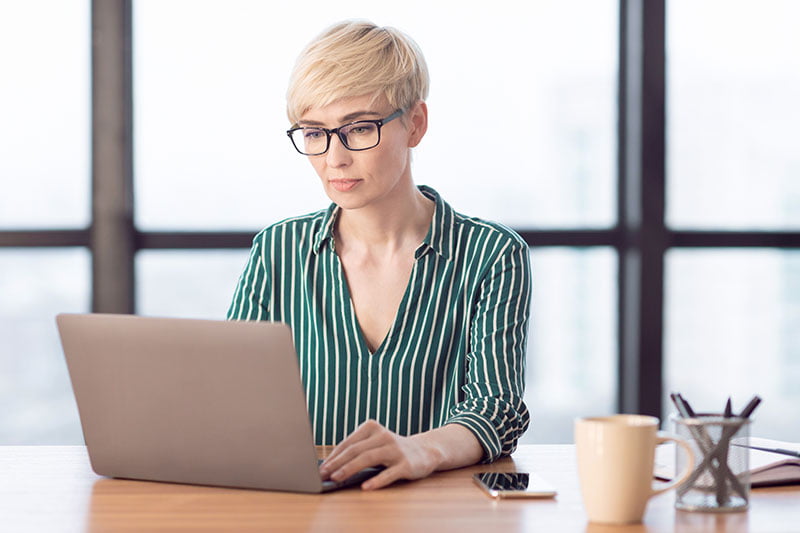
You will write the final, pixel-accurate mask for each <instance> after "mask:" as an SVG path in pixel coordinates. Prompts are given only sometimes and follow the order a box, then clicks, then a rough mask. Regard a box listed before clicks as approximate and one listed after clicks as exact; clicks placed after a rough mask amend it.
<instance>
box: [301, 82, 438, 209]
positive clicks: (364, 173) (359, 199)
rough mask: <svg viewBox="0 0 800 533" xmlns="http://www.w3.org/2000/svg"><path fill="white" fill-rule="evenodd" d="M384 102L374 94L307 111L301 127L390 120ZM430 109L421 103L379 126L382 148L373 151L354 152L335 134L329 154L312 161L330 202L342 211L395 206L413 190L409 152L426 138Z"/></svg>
mask: <svg viewBox="0 0 800 533" xmlns="http://www.w3.org/2000/svg"><path fill="white" fill-rule="evenodd" d="M394 111H396V110H395V109H393V108H392V107H391V106H390V105H389V103H388V101H387V100H386V98H385V97H381V98H378V99H375V98H374V97H373V95H365V96H358V97H352V98H343V99H341V100H337V101H336V102H333V103H331V104H329V105H327V106H324V107H319V108H312V109H309V110H308V111H307V112H306V113H304V114H303V115H302V117H301V118H300V120H298V125H299V126H320V127H323V128H328V129H333V128H338V127H339V126H342V125H344V124H348V123H350V122H355V121H357V120H376V119H382V118H385V117H387V116H389V115H391V114H392V113H393V112H394ZM426 127H427V109H425V104H424V103H423V102H420V103H418V104H416V105H415V106H413V107H412V108H411V109H409V110H408V111H407V112H406V113H404V114H403V115H402V116H401V117H400V118H397V119H394V120H392V121H390V122H388V123H386V124H384V125H383V126H382V127H381V136H380V143H379V144H378V145H377V146H376V147H374V148H370V149H369V150H364V151H358V152H354V151H351V150H348V149H347V148H345V147H344V146H343V145H342V142H341V140H340V139H339V137H338V136H336V135H332V136H331V140H330V147H329V148H328V151H327V152H326V153H324V154H322V155H316V156H308V159H309V161H310V162H311V165H312V166H313V167H314V170H316V171H317V174H318V175H319V177H320V180H321V181H322V186H323V187H324V188H325V193H326V194H327V195H328V197H329V198H330V199H331V201H333V202H334V203H336V204H337V205H339V206H340V207H342V208H344V209H359V208H363V207H367V206H379V205H381V204H383V203H384V202H388V201H391V199H392V198H393V197H395V194H396V193H400V192H401V191H402V190H403V187H408V186H413V182H412V180H411V151H410V148H411V147H413V146H416V145H417V144H418V143H419V141H420V140H421V139H422V136H423V135H424V134H425V129H426Z"/></svg>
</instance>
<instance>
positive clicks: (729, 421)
mask: <svg viewBox="0 0 800 533" xmlns="http://www.w3.org/2000/svg"><path fill="white" fill-rule="evenodd" d="M671 418H672V422H673V424H674V428H675V433H676V434H677V435H678V436H679V437H682V438H684V439H686V441H688V442H689V445H690V446H691V448H692V450H693V452H694V458H695V468H694V471H693V472H692V474H691V475H690V476H689V478H688V479H687V480H686V482H685V483H684V484H683V485H681V486H680V487H678V489H677V491H676V497H675V508H676V509H680V510H684V511H708V512H731V511H744V510H746V509H747V506H748V501H749V499H750V474H749V464H748V463H749V451H748V449H747V448H745V447H744V446H741V445H742V444H745V445H746V444H748V438H749V436H750V419H747V418H741V417H724V416H722V415H716V414H699V415H697V416H694V417H692V418H681V417H679V416H675V415H673V416H672V417H671ZM683 455H684V454H682V453H677V454H676V458H675V462H676V471H677V472H680V471H681V469H682V468H684V467H685V462H686V460H685V459H684V457H683Z"/></svg>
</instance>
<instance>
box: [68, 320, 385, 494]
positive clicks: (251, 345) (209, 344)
mask: <svg viewBox="0 0 800 533" xmlns="http://www.w3.org/2000/svg"><path fill="white" fill-rule="evenodd" d="M56 322H57V324H58V330H59V333H60V336H61V344H62V347H63V349H64V355H65V357H66V361H67V368H68V369H69V375H70V380H71V381H72V388H73V391H74V393H75V399H76V401H77V404H78V412H79V414H80V419H81V426H82V427H83V435H84V440H85V442H86V447H87V450H88V453H89V460H90V462H91V465H92V469H93V470H94V471H95V472H96V473H97V474H99V475H102V476H108V477H115V478H128V479H140V480H149V481H165V482H174V483H190V484H197V485H214V486H223V487H239V488H249V489H266V490H281V491H291V492H308V493H319V492H327V491H330V490H334V489H337V488H342V487H345V486H351V485H355V484H359V483H361V482H362V481H364V480H366V479H368V478H369V477H371V476H373V475H375V474H376V473H377V472H378V471H379V470H380V469H379V468H370V469H367V470H365V471H362V472H359V473H358V474H356V475H355V476H353V477H351V478H349V479H347V480H345V481H344V482H339V483H336V482H333V481H323V480H322V479H321V477H320V475H319V466H318V465H319V461H318V459H317V454H316V449H315V447H314V440H313V437H312V433H311V424H310V421H309V416H308V411H307V408H306V399H305V393H304V391H303V385H302V383H301V380H300V372H299V369H298V363H297V356H296V354H295V350H294V345H293V341H292V336H291V332H290V331H289V327H288V326H287V325H286V324H281V323H275V322H233V321H217V320H193V319H177V318H146V317H139V316H131V315H109V314H60V315H58V316H57V317H56Z"/></svg>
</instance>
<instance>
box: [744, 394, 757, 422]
mask: <svg viewBox="0 0 800 533" xmlns="http://www.w3.org/2000/svg"><path fill="white" fill-rule="evenodd" d="M760 403H761V398H759V397H758V396H753V399H752V400H750V403H748V404H747V405H746V406H745V408H744V409H742V414H740V415H739V417H740V418H750V415H751V414H753V411H754V410H755V408H756V407H758V404H760Z"/></svg>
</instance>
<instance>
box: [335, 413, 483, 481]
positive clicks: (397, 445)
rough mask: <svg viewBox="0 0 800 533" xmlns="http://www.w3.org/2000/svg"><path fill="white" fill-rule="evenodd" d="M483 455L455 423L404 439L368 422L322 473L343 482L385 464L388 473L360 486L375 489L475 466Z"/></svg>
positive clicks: (472, 438)
mask: <svg viewBox="0 0 800 533" xmlns="http://www.w3.org/2000/svg"><path fill="white" fill-rule="evenodd" d="M465 435H466V436H467V437H466V439H465V438H464V437H465ZM482 456H483V449H482V448H481V446H480V444H479V443H478V440H477V439H476V438H475V436H474V435H473V434H472V432H471V431H470V430H468V429H467V428H465V427H463V426H459V425H455V424H452V425H447V426H444V427H441V428H438V429H435V430H431V431H427V432H425V433H420V434H417V435H412V436H410V437H402V436H400V435H397V434H396V433H393V432H391V431H389V430H388V429H386V428H385V427H383V426H382V425H381V424H379V423H378V422H376V421H374V420H368V421H367V422H364V423H363V424H361V425H360V426H359V427H358V428H357V429H356V430H355V431H354V432H353V433H351V434H350V435H349V436H348V437H347V438H346V439H345V440H343V441H342V442H340V443H339V444H338V445H337V446H336V447H335V448H334V449H333V451H332V452H331V454H330V455H329V456H328V458H327V459H325V461H324V462H323V463H322V465H321V466H320V474H321V475H322V477H323V478H324V479H328V478H330V479H332V480H334V481H342V480H344V479H347V478H348V477H350V476H352V475H353V474H356V473H357V472H359V471H361V470H363V469H364V468H368V467H371V466H379V465H383V466H385V467H386V468H385V470H383V471H381V472H380V473H379V474H377V475H376V476H374V477H372V478H371V479H368V480H367V481H365V482H364V483H362V485H361V488H362V489H365V490H372V489H379V488H381V487H385V486H387V485H390V484H391V483H394V482H395V481H397V480H398V479H420V478H423V477H426V476H428V475H430V474H431V473H432V472H434V471H436V470H443V469H446V468H457V467H459V466H466V465H469V464H474V463H475V462H477V461H478V460H480V458H481V457H482Z"/></svg>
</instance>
